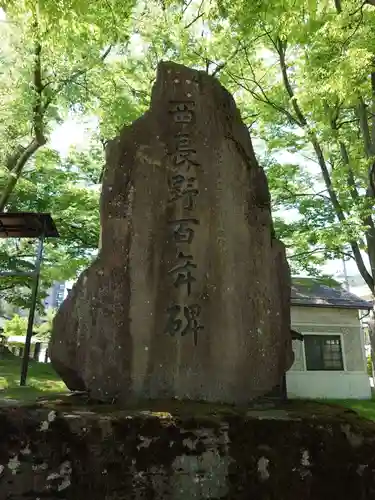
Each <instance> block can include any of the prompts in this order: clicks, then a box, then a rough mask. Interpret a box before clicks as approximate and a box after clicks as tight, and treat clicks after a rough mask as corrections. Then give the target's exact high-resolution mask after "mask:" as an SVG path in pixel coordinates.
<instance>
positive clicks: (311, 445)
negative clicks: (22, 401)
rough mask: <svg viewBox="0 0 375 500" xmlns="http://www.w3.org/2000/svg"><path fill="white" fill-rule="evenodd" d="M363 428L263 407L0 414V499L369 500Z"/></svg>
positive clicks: (318, 411) (370, 454)
mask: <svg viewBox="0 0 375 500" xmlns="http://www.w3.org/2000/svg"><path fill="white" fill-rule="evenodd" d="M374 431H375V424H374V423H373V422H369V421H366V420H362V419H360V418H359V417H357V416H356V414H353V413H352V412H348V411H344V410H343V409H337V410H334V409H332V408H329V407H328V408H327V407H325V406H323V405H317V404H315V405H311V404H310V405H307V406H306V407H305V408H303V407H302V408H301V407H297V408H294V407H293V405H288V406H285V407H283V408H275V409H272V410H267V411H262V410H250V411H248V410H246V409H243V410H241V411H239V410H234V409H233V408H230V407H221V406H216V407H214V406H212V405H204V404H194V403H192V406H189V405H186V404H177V403H173V402H170V403H166V402H164V403H160V404H154V406H153V407H151V406H148V407H147V406H144V407H143V408H138V409H132V410H130V409H128V410H126V411H125V410H122V411H120V410H114V409H113V408H112V409H109V408H108V407H105V406H103V407H102V408H94V407H90V406H74V405H73V406H72V405H69V404H66V402H65V403H64V404H60V405H59V404H57V403H56V402H49V403H48V404H44V405H42V406H40V405H39V406H34V407H33V408H26V407H14V408H6V407H5V408H0V500H21V499H22V500H37V499H40V500H42V499H43V500H46V499H47V500H58V499H60V500H79V499H83V498H90V500H133V499H134V500H141V499H142V500H143V499H145V500H146V499H153V500H169V499H170V500H219V499H220V500H234V499H236V500H253V499H257V500H343V499H345V500H367V499H368V500H370V499H373V498H375V454H374V451H373V450H374V445H375V432H374Z"/></svg>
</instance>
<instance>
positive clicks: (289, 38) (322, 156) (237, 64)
mask: <svg viewBox="0 0 375 500" xmlns="http://www.w3.org/2000/svg"><path fill="white" fill-rule="evenodd" d="M217 16H218V18H220V17H221V18H222V17H224V18H225V19H226V20H227V21H228V22H229V24H230V29H231V32H232V33H233V34H234V36H237V37H238V38H240V39H241V41H242V42H241V43H242V49H241V50H240V52H239V53H238V57H237V58H236V61H234V62H233V63H229V64H228V65H226V66H225V68H223V72H224V73H226V75H227V77H229V78H231V79H232V80H233V82H235V83H236V84H237V85H238V88H239V89H241V92H243V93H244V94H245V95H246V96H247V98H246V99H245V100H244V107H245V108H250V109H251V111H252V112H253V113H255V114H256V121H255V124H254V126H253V133H254V135H257V136H258V137H260V138H262V139H263V140H264V141H265V143H266V150H267V154H268V161H267V171H268V178H269V182H270V187H271V191H272V194H273V200H274V209H275V210H276V209H284V210H285V209H294V210H295V212H296V213H297V215H298V217H296V220H295V221H294V222H293V223H291V224H285V223H284V224H281V226H279V230H280V234H281V236H282V237H283V239H284V240H285V241H286V242H287V243H288V245H290V247H291V248H292V249H293V250H294V257H295V261H294V262H296V263H297V264H299V266H300V267H304V268H306V267H307V268H309V269H310V271H311V270H312V269H313V267H314V264H318V263H319V262H321V261H322V260H324V259H326V258H333V257H340V256H345V257H346V258H350V259H354V260H355V262H356V264H357V267H358V270H359V272H360V274H361V275H362V277H363V279H364V280H365V282H366V283H367V285H368V287H369V289H370V290H371V292H372V294H374V292H375V287H374V278H375V219H374V213H375V167H374V163H375V97H374V96H375V66H374V64H375V63H374V61H375V52H374V47H373V41H374V40H375V10H374V9H373V7H371V6H368V5H366V4H365V3H363V2H360V1H357V0H349V1H347V2H341V0H335V1H334V2H333V1H328V0H326V1H321V2H315V1H313V2H304V1H298V0H297V1H293V2H288V1H282V2H281V1H277V2H272V8H271V4H270V2H255V3H253V4H252V5H251V6H250V5H249V3H248V2H245V1H243V2H229V1H226V0H224V1H221V0H220V1H219V2H218V13H217ZM249 41H251V43H250V46H249V45H248V43H249ZM285 152H288V153H289V158H290V159H291V160H292V161H289V162H285V161H283V162H281V161H280V159H279V158H280V154H281V153H284V156H285ZM277 159H279V161H277ZM363 254H366V255H367V257H368V260H369V264H370V265H369V266H367V265H366V263H365V261H364V259H363ZM292 257H293V256H292Z"/></svg>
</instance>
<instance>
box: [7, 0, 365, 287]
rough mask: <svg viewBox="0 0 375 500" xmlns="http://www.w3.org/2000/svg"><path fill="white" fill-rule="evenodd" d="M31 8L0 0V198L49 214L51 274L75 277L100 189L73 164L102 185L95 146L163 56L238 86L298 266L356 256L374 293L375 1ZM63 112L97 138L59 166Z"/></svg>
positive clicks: (144, 96)
mask: <svg viewBox="0 0 375 500" xmlns="http://www.w3.org/2000/svg"><path fill="white" fill-rule="evenodd" d="M40 4H43V5H39V8H37V4H36V3H35V2H32V1H28V2H27V1H25V0H24V1H22V2H6V7H4V8H6V11H7V23H5V27H4V29H3V30H2V31H1V36H2V42H3V46H4V47H5V49H4V51H3V52H2V55H1V59H0V65H1V68H2V72H1V73H0V82H1V83H3V84H4V85H2V86H1V85H0V87H1V90H0V137H1V138H2V141H3V144H4V147H3V149H2V150H1V153H0V156H1V155H2V156H1V158H0V163H1V165H2V166H1V169H0V187H1V191H2V197H0V208H1V206H4V203H3V205H1V200H3V201H4V200H5V201H6V203H7V207H8V208H12V209H20V208H21V207H22V209H27V208H29V209H33V210H36V209H40V208H44V209H45V210H48V211H52V212H53V215H54V217H56V218H57V220H58V223H59V225H61V232H62V234H63V238H62V240H61V242H59V243H57V242H51V243H49V244H48V248H47V254H46V256H47V264H48V265H47V266H46V270H45V271H44V272H45V273H47V274H48V273H50V274H51V276H50V277H49V279H52V277H53V276H55V278H57V275H59V276H60V275H63V274H64V272H63V271H64V270H66V271H67V272H66V275H68V274H69V275H72V274H74V272H76V271H77V270H78V269H80V266H81V265H85V262H86V259H88V258H89V257H90V253H91V251H92V249H93V248H94V247H95V245H94V241H95V242H96V241H97V238H98V235H97V232H98V229H97V228H98V226H97V224H98V222H97V221H98V219H97V217H98V214H97V208H96V209H94V204H97V195H98V193H97V191H95V189H96V188H95V189H94V187H93V188H91V187H88V186H85V187H83V185H82V188H81V185H80V183H79V182H76V181H77V179H79V176H80V175H83V177H84V179H85V180H84V181H83V183H85V182H86V183H88V185H89V186H91V185H92V186H94V185H97V182H98V179H100V167H98V165H99V163H100V161H102V149H101V143H105V141H106V140H107V139H108V138H110V137H113V136H114V135H115V134H116V133H117V132H118V130H119V128H120V127H121V126H122V125H123V124H126V123H129V122H130V121H132V120H133V119H134V118H135V117H137V116H138V115H139V114H140V113H141V112H142V111H143V110H144V109H145V108H146V106H147V104H148V100H149V95H150V90H151V86H152V83H153V81H154V78H155V70H156V66H157V63H158V62H159V61H160V60H166V59H171V60H174V61H177V62H181V63H184V64H188V65H190V66H193V67H196V68H199V69H201V70H203V71H207V72H208V73H210V74H213V75H215V76H217V77H219V78H220V80H221V81H222V82H223V84H225V86H226V87H227V88H228V89H229V90H230V91H231V92H233V94H234V96H235V98H236V101H237V103H238V105H239V106H240V108H241V112H242V116H243V119H244V121H245V123H246V124H247V125H248V127H249V129H250V131H251V134H252V136H253V138H254V140H255V142H257V144H258V145H259V144H260V145H261V146H262V147H261V148H259V149H258V151H262V153H261V155H260V159H261V162H262V164H263V165H264V166H265V168H266V170H267V174H268V179H269V184H270V189H271V193H272V199H273V210H274V215H275V219H276V228H277V232H278V234H279V235H280V236H281V237H282V239H283V240H284V241H285V243H286V244H287V247H288V251H289V254H290V259H291V263H292V265H293V266H294V268H295V269H304V270H308V271H309V272H310V273H316V272H317V269H318V266H319V265H320V264H321V263H323V262H324V261H325V260H326V259H327V258H337V257H340V258H341V257H345V258H347V259H353V260H354V261H355V262H356V264H357V267H358V269H359V272H360V273H361V275H362V277H363V278H364V280H365V281H366V283H367V285H368V287H369V289H370V290H371V292H372V293H373V294H374V292H375V290H374V276H375V220H374V212H375V188H374V181H375V179H374V177H375V175H374V162H375V97H374V96H375V68H374V64H375V63H374V61H375V49H374V44H373V41H374V40H375V8H374V6H373V5H372V4H373V2H372V1H369V2H368V3H363V2H361V1H360V0H347V1H345V2H343V1H341V0H322V1H320V2H316V1H310V0H309V1H307V2H306V1H302V0H293V2H291V1H289V0H283V1H281V0H276V1H275V2H272V3H271V2H269V1H260V0H257V1H254V2H248V1H245V0H240V1H236V2H233V1H229V0H184V1H181V0H178V1H176V0H164V1H150V2H137V3H136V4H134V5H133V4H131V3H128V4H125V7H124V4H123V2H121V1H120V0H112V1H110V2H103V3H101V4H100V5H98V4H97V3H96V2H95V4H94V3H92V4H91V5H90V4H89V3H86V2H83V1H82V0H70V1H68V0H66V1H65V0H62V1H61V2H59V3H58V4H57V5H56V4H55V2H52V1H46V2H40ZM132 7H133V8H132ZM130 12H131V15H129V14H130ZM68 113H73V114H79V115H90V116H95V117H96V118H97V120H98V137H97V138H96V140H95V141H94V142H93V144H95V147H93V148H92V149H91V151H90V153H89V154H88V155H86V156H85V155H82V154H80V153H78V152H76V153H75V155H74V157H71V158H70V159H68V160H67V161H65V160H62V159H60V158H59V157H58V155H56V153H55V152H53V151H51V150H49V149H48V147H47V145H46V144H48V137H49V134H50V132H51V129H52V128H53V126H54V125H55V124H56V123H58V122H59V121H61V120H63V119H64V118H65V117H66V116H67V114H68ZM42 146H44V147H43V148H42ZM30 148H31V149H32V152H31V154H30V155H29V156H27V154H28V153H27V154H26V152H27V151H29V150H30ZM33 148H34V149H35V151H34V149H33ZM36 151H37V154H35V153H36ZM25 154H26V160H25ZM39 155H42V156H40V158H39ZM43 155H44V156H45V157H46V159H44V157H43ZM48 158H49V160H48ZM30 159H31V160H30ZM24 160H25V161H24ZM25 165H27V167H25ZM48 165H49V167H48ZM53 172H55V173H53ZM90 176H91V177H90ZM94 178H95V179H94ZM88 179H89V180H88ZM15 186H17V187H15ZM50 193H52V195H50V196H49V194H50ZM72 199H73V200H75V202H72ZM78 199H79V200H81V201H78ZM96 207H97V205H96ZM286 214H287V215H288V217H286ZM291 215H293V217H291ZM59 217H60V218H59ZM76 220H78V221H79V222H78V224H79V225H80V228H81V229H82V231H75V230H74V229H75V227H74V223H75V221H76ZM95 244H96V243H95ZM22 250H24V248H22ZM7 255H8V258H9V259H11V258H13V259H15V258H18V254H14V256H13V254H12V257H10V252H9V251H8V252H7ZM363 255H365V256H366V257H368V261H369V265H367V260H366V259H364V258H363ZM53 263H55V264H54V265H52V264H53ZM13 264H14V263H13ZM47 269H48V271H47ZM54 269H59V271H58V272H56V273H55V274H54ZM52 275H53V276H52ZM46 278H47V277H46ZM48 282H49V281H48V279H47V281H46V283H48ZM8 285H9V284H8ZM4 286H5V285H4ZM9 286H10V285H9ZM19 286H20V287H21V284H19ZM9 293H10V294H11V293H12V292H11V291H10V292H9Z"/></svg>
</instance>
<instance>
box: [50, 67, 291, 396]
mask: <svg viewBox="0 0 375 500" xmlns="http://www.w3.org/2000/svg"><path fill="white" fill-rule="evenodd" d="M181 219H183V221H182V222H181ZM176 221H179V222H176ZM101 231H102V232H101V250H100V254H99V257H98V259H97V260H96V261H95V262H94V263H93V264H92V265H91V267H90V268H89V269H88V270H87V271H85V272H84V273H83V274H82V275H81V277H80V278H79V280H78V282H77V284H76V285H75V286H74V288H73V290H72V291H71V293H70V294H69V296H68V298H67V299H66V301H65V302H64V303H63V305H62V307H61V309H60V311H59V313H58V314H57V316H56V319H55V322H54V330H53V335H52V341H51V347H50V357H51V360H52V363H53V366H54V367H55V369H56V370H57V372H58V373H59V374H60V375H61V376H62V378H63V379H64V381H65V382H66V384H67V385H68V387H69V388H70V389H73V390H88V391H90V393H91V395H92V396H93V397H95V398H98V399H109V400H112V399H115V400H127V401H128V400H131V399H132V398H151V399H152V398H171V397H176V398H181V399H193V400H205V401H221V402H228V403H246V402H247V401H249V400H252V399H254V398H256V397H258V396H262V395H264V394H267V393H269V392H270V391H271V390H272V389H273V388H274V387H275V386H278V385H279V384H280V382H281V379H282V376H283V374H284V372H285V371H286V370H287V369H289V367H290V366H291V364H292V360H293V359H292V358H293V354H292V346H291V336H290V272H289V268H288V264H287V261H286V258H285V250H284V247H283V245H282V244H281V243H280V242H279V241H277V240H276V239H275V238H274V236H273V228H272V220H271V212H270V197H269V190H268V185H267V180H266V177H265V174H264V172H263V170H262V168H261V167H260V166H259V165H258V163H257V160H256V158H255V155H254V151H253V148H252V144H251V140H250V137H249V134H248V131H247V128H246V127H245V125H244V124H243V123H242V121H241V118H240V114H239V112H238V110H237V109H236V106H235V103H234V100H233V98H232V96H231V95H230V94H229V93H228V92H227V91H226V90H225V89H224V88H223V87H222V86H221V85H220V84H219V82H218V81H217V80H215V79H214V78H212V77H210V76H208V75H207V74H205V73H201V72H197V71H195V70H192V69H189V68H186V67H184V66H179V65H176V64H173V63H162V64H160V65H159V68H158V74H157V81H156V84H155V86H154V88H153V92H152V100H151V106H150V110H149V111H148V112H147V113H146V114H145V115H144V116H142V117H141V118H140V119H138V120H137V121H136V122H134V123H133V124H132V125H131V126H130V127H125V128H124V129H123V131H122V132H121V134H120V136H119V137H117V138H116V139H115V140H113V141H112V142H111V143H110V144H109V146H108V149H107V166H106V171H105V175H104V180H103V190H102V197H101Z"/></svg>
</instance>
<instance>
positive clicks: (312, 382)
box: [286, 278, 372, 399]
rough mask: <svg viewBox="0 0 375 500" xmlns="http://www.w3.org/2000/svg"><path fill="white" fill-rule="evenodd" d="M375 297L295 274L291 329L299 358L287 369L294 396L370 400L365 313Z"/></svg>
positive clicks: (295, 351) (288, 384) (288, 387)
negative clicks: (367, 298)
mask: <svg viewBox="0 0 375 500" xmlns="http://www.w3.org/2000/svg"><path fill="white" fill-rule="evenodd" d="M371 307H372V304H371V302H367V301H365V300H363V299H361V298H359V297H357V296H356V295H354V294H352V293H349V292H347V291H345V290H343V289H342V288H341V287H340V285H339V283H337V284H333V285H332V286H328V285H327V284H325V282H324V281H322V280H318V279H312V278H294V279H293V285H292V304H291V319H292V328H293V329H294V330H296V331H298V332H300V333H302V334H303V341H302V342H301V341H299V340H293V350H294V355H295V360H294V363H293V366H292V367H291V369H290V370H289V371H288V372H287V374H286V383H287V391H288V396H289V397H290V398H293V397H300V398H332V399H346V398H358V399H366V398H370V397H371V389H370V380H369V376H368V374H367V366H366V355H365V342H364V332H363V328H362V325H361V321H360V313H359V312H361V313H362V315H363V313H365V314H366V313H368V311H369V310H370V309H371Z"/></svg>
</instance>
